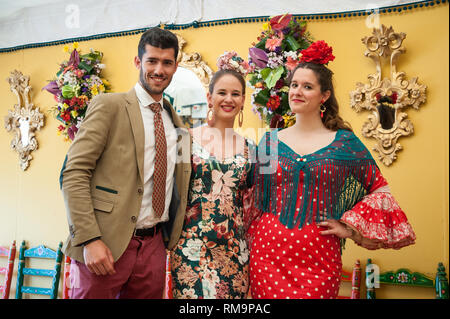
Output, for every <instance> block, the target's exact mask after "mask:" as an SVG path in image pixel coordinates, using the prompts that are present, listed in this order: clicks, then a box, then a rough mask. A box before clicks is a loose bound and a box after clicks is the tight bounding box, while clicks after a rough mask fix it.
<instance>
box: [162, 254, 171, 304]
mask: <svg viewBox="0 0 450 319" xmlns="http://www.w3.org/2000/svg"><path fill="white" fill-rule="evenodd" d="M171 267H172V266H171V253H170V250H168V249H166V276H165V280H164V281H165V287H164V293H163V299H173V293H172V269H171Z"/></svg>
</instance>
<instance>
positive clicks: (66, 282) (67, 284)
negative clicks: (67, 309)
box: [63, 256, 70, 299]
mask: <svg viewBox="0 0 450 319" xmlns="http://www.w3.org/2000/svg"><path fill="white" fill-rule="evenodd" d="M69 275H70V257H69V256H65V258H64V275H63V276H64V277H63V299H70V298H69V287H70V279H69Z"/></svg>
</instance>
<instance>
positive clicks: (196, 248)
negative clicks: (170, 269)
mask: <svg viewBox="0 0 450 319" xmlns="http://www.w3.org/2000/svg"><path fill="white" fill-rule="evenodd" d="M201 245H202V241H201V240H200V239H198V238H196V239H189V240H188V241H187V242H186V247H184V248H183V250H182V251H183V254H184V255H185V256H186V257H187V258H188V259H189V260H192V261H199V260H200V248H201Z"/></svg>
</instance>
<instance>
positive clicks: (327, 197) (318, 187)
mask: <svg viewBox="0 0 450 319" xmlns="http://www.w3.org/2000/svg"><path fill="white" fill-rule="evenodd" d="M278 166H280V167H278ZM375 170H376V162H375V161H374V159H373V158H372V156H371V154H370V152H369V151H368V150H367V149H366V147H365V146H364V145H363V144H362V142H361V141H360V140H359V139H358V137H356V136H355V135H354V134H353V133H352V132H350V131H347V130H339V131H337V133H336V137H335V139H334V141H333V142H332V143H331V144H330V145H328V146H326V147H324V148H322V149H320V150H318V151H316V152H314V153H312V154H308V155H305V156H300V155H299V154H297V153H295V152H294V151H293V150H292V149H291V148H290V147H289V146H287V145H286V144H285V143H283V142H281V141H279V140H278V131H277V130H274V131H271V132H267V133H266V135H265V136H264V137H263V138H262V139H261V142H260V144H259V146H258V153H257V164H256V167H255V171H254V174H255V175H254V179H255V180H254V182H255V207H256V208H257V209H259V210H260V211H262V212H263V213H264V212H269V213H272V214H274V215H276V216H278V218H279V220H280V222H281V223H282V224H283V225H285V226H286V227H288V228H290V229H292V228H294V227H296V226H297V227H298V228H302V227H303V225H305V223H311V222H313V221H315V222H317V221H319V220H320V212H324V213H326V216H327V218H332V219H339V218H340V217H341V216H342V214H343V213H344V212H345V211H347V210H349V209H351V208H352V207H353V206H354V205H355V204H356V203H357V202H359V201H360V200H361V199H362V198H363V196H364V195H366V194H367V193H368V191H369V190H370V189H371V186H372V185H373V183H374V181H375ZM278 195H280V196H279V197H278ZM277 197H278V199H277Z"/></svg>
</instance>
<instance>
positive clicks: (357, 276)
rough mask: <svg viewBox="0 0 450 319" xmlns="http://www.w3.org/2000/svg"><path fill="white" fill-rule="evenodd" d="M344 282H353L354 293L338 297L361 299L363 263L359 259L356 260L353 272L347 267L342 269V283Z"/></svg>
mask: <svg viewBox="0 0 450 319" xmlns="http://www.w3.org/2000/svg"><path fill="white" fill-rule="evenodd" d="M342 282H351V284H352V293H351V295H350V296H343V295H338V297H337V299H360V287H361V265H360V262H359V259H357V260H356V262H355V265H354V266H353V270H352V272H350V271H347V270H345V269H343V270H342V274H341V285H342Z"/></svg>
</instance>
